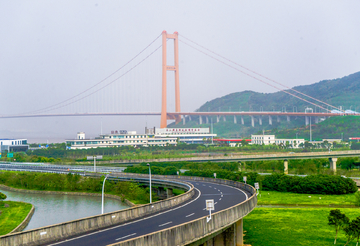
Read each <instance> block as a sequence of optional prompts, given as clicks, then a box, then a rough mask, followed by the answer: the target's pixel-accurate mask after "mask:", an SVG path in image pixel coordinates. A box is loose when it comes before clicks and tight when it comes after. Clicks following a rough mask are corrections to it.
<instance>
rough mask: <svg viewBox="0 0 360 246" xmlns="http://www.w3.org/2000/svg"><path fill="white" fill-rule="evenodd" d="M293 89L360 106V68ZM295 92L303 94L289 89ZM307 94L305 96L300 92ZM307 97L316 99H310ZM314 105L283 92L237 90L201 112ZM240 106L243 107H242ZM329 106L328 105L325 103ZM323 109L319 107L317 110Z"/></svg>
mask: <svg viewBox="0 0 360 246" xmlns="http://www.w3.org/2000/svg"><path fill="white" fill-rule="evenodd" d="M293 89H295V90H297V91H299V92H302V93H305V94H306V95H309V96H311V97H314V98H316V99H319V100H321V101H324V102H326V103H328V104H331V105H334V106H336V107H338V106H342V107H343V108H345V109H349V108H350V106H351V108H352V110H354V109H355V107H357V109H359V110H360V97H359V93H360V72H357V73H354V74H351V75H349V76H346V77H343V78H341V79H333V80H324V81H320V82H318V83H315V84H311V85H304V86H296V87H294V88H293ZM287 91H289V92H290V93H292V94H295V95H299V96H301V95H300V94H298V93H296V92H293V91H291V90H287ZM301 97H304V96H301ZM307 100H308V101H312V102H316V101H314V100H311V99H307ZM310 106H311V107H313V108H314V111H315V106H312V105H311V104H309V103H307V102H304V101H302V100H300V99H298V98H295V97H293V96H291V95H289V94H286V93H284V92H281V91H280V92H275V93H258V92H254V91H243V92H235V93H232V94H229V95H226V96H223V97H221V98H216V99H214V100H211V101H209V102H206V103H205V104H204V105H202V106H201V107H200V108H199V109H198V110H196V111H198V112H208V111H211V112H216V111H249V110H252V111H287V112H293V111H304V110H305V107H310ZM240 107H241V108H240ZM325 108H326V106H325ZM319 110H320V111H323V112H325V111H324V110H323V109H320V108H318V107H317V108H316V112H319Z"/></svg>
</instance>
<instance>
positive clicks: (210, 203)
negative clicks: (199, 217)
mask: <svg viewBox="0 0 360 246" xmlns="http://www.w3.org/2000/svg"><path fill="white" fill-rule="evenodd" d="M205 204H206V210H208V211H209V217H206V222H207V223H208V222H209V221H210V220H211V210H215V204H214V199H209V200H205Z"/></svg>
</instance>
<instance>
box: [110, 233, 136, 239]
mask: <svg viewBox="0 0 360 246" xmlns="http://www.w3.org/2000/svg"><path fill="white" fill-rule="evenodd" d="M134 235H136V233H133V234H130V235H127V236H125V237H120V238H118V239H115V240H116V241H117V240H121V239H124V238H127V237H131V236H134Z"/></svg>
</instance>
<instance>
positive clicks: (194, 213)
mask: <svg viewBox="0 0 360 246" xmlns="http://www.w3.org/2000/svg"><path fill="white" fill-rule="evenodd" d="M194 214H195V213H192V214H189V215H186V216H185V217H190V216H193V215H194Z"/></svg>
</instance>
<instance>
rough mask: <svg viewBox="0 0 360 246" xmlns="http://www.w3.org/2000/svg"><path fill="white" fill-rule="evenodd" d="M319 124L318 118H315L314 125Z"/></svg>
mask: <svg viewBox="0 0 360 246" xmlns="http://www.w3.org/2000/svg"><path fill="white" fill-rule="evenodd" d="M317 123H319V117H318V116H315V124H317Z"/></svg>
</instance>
